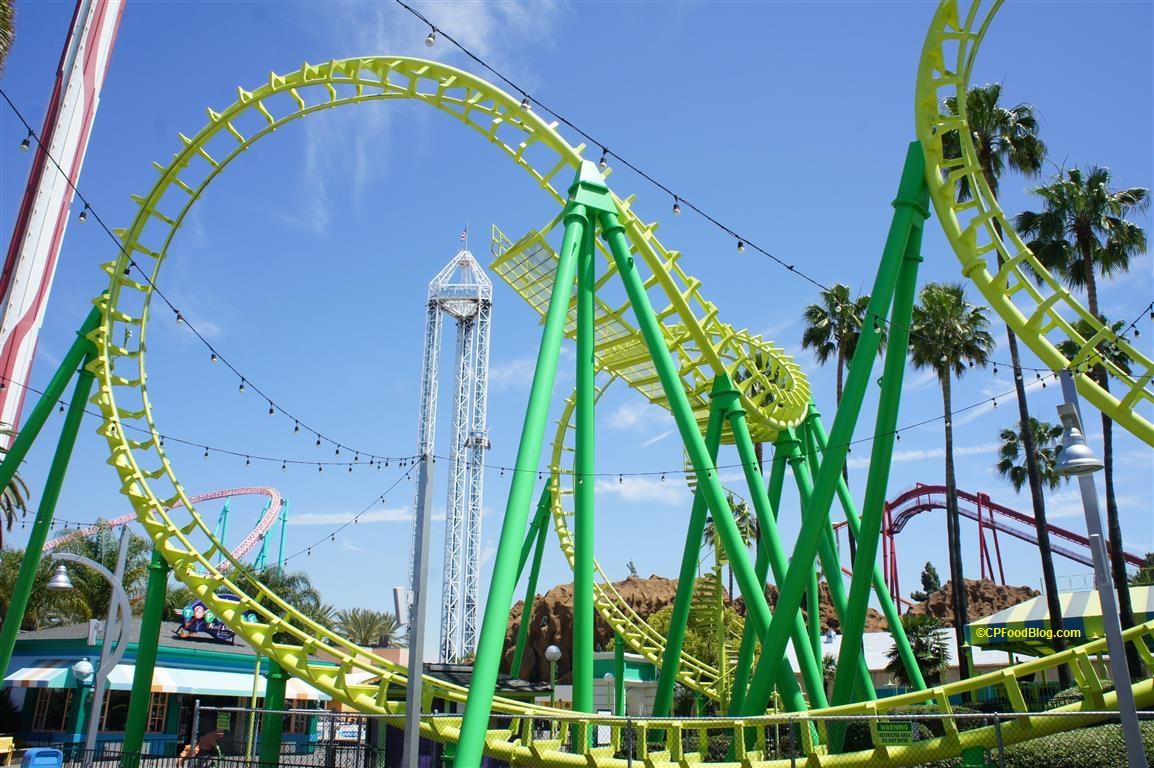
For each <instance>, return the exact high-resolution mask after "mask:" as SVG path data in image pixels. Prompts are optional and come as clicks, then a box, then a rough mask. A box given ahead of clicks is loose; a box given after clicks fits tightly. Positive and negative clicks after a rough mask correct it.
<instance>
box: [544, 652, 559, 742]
mask: <svg viewBox="0 0 1154 768" xmlns="http://www.w3.org/2000/svg"><path fill="white" fill-rule="evenodd" d="M560 659H561V649H560V648H558V647H557V646H555V645H550V646H549V647H548V648H546V649H545V660H546V661H548V662H549V708H550V709H554V708H556V706H557V662H558V661H559V660H560ZM555 736H556V731H555V730H554V723H553V722H552V721H550V722H549V738H554V737H555Z"/></svg>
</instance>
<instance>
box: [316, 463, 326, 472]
mask: <svg viewBox="0 0 1154 768" xmlns="http://www.w3.org/2000/svg"><path fill="white" fill-rule="evenodd" d="M324 471H325V468H324V465H323V464H317V472H324Z"/></svg>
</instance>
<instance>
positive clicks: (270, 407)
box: [268, 400, 276, 416]
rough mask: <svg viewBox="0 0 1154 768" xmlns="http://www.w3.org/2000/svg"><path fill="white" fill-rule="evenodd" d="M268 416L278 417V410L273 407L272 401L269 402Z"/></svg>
mask: <svg viewBox="0 0 1154 768" xmlns="http://www.w3.org/2000/svg"><path fill="white" fill-rule="evenodd" d="M268 415H269V416H275V415H276V408H275V407H274V406H273V404H272V400H269V401H268Z"/></svg>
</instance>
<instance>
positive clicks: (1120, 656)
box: [1054, 371, 1149, 768]
mask: <svg viewBox="0 0 1154 768" xmlns="http://www.w3.org/2000/svg"><path fill="white" fill-rule="evenodd" d="M1061 379H1062V396H1063V400H1064V401H1065V402H1063V403H1062V404H1061V405H1059V406H1058V416H1059V417H1060V418H1061V420H1062V452H1061V453H1060V454H1059V455H1058V460H1057V462H1056V463H1055V466H1054V471H1055V472H1056V473H1057V474H1059V475H1062V476H1064V477H1076V478H1078V488H1079V490H1080V491H1081V493H1082V510H1083V512H1084V513H1085V516H1086V532H1087V534H1088V535H1089V538H1090V554H1091V555H1092V556H1093V561H1094V582H1095V585H1096V586H1097V589H1098V600H1099V602H1100V604H1101V606H1102V627H1103V629H1104V631H1105V634H1106V648H1107V649H1108V650H1109V652H1110V673H1111V677H1113V678H1114V692H1115V694H1116V696H1117V698H1118V716H1119V718H1120V719H1121V721H1122V734H1123V736H1124V737H1125V739H1126V754H1127V757H1128V758H1129V759H1128V762H1129V766H1130V768H1149V764H1148V763H1147V762H1146V754H1145V750H1144V748H1143V745H1142V731H1141V729H1140V728H1139V726H1138V712H1137V709H1136V707H1135V704H1134V691H1133V689H1132V688H1131V687H1130V669H1129V667H1128V666H1127V664H1126V645H1125V643H1124V642H1123V640H1122V625H1121V623H1120V622H1119V620H1118V603H1117V602H1116V598H1115V595H1114V588H1113V584H1112V583H1111V580H1110V564H1109V561H1108V560H1107V554H1106V545H1105V543H1104V540H1103V538H1102V517H1101V513H1100V512H1099V509H1098V491H1097V488H1096V487H1095V484H1094V473H1095V472H1097V471H1098V470H1100V469H1102V467H1103V464H1102V462H1101V461H1100V460H1099V459H1098V457H1097V456H1095V455H1094V453H1093V451H1091V450H1090V447H1089V446H1088V445H1086V439H1085V438H1084V437H1083V436H1082V418H1081V414H1080V413H1079V410H1078V392H1077V390H1076V389H1075V388H1074V379H1073V377H1071V376H1070V372H1069V371H1062V373H1061ZM1114 556H1115V557H1121V553H1118V552H1116V553H1114Z"/></svg>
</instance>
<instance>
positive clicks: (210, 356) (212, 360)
mask: <svg viewBox="0 0 1154 768" xmlns="http://www.w3.org/2000/svg"><path fill="white" fill-rule="evenodd" d="M208 359H209V362H213V363H215V362H216V361H217V359H218V358H217V356H216V353H215V352H213V353H212V354H211V355H209V356H208Z"/></svg>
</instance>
